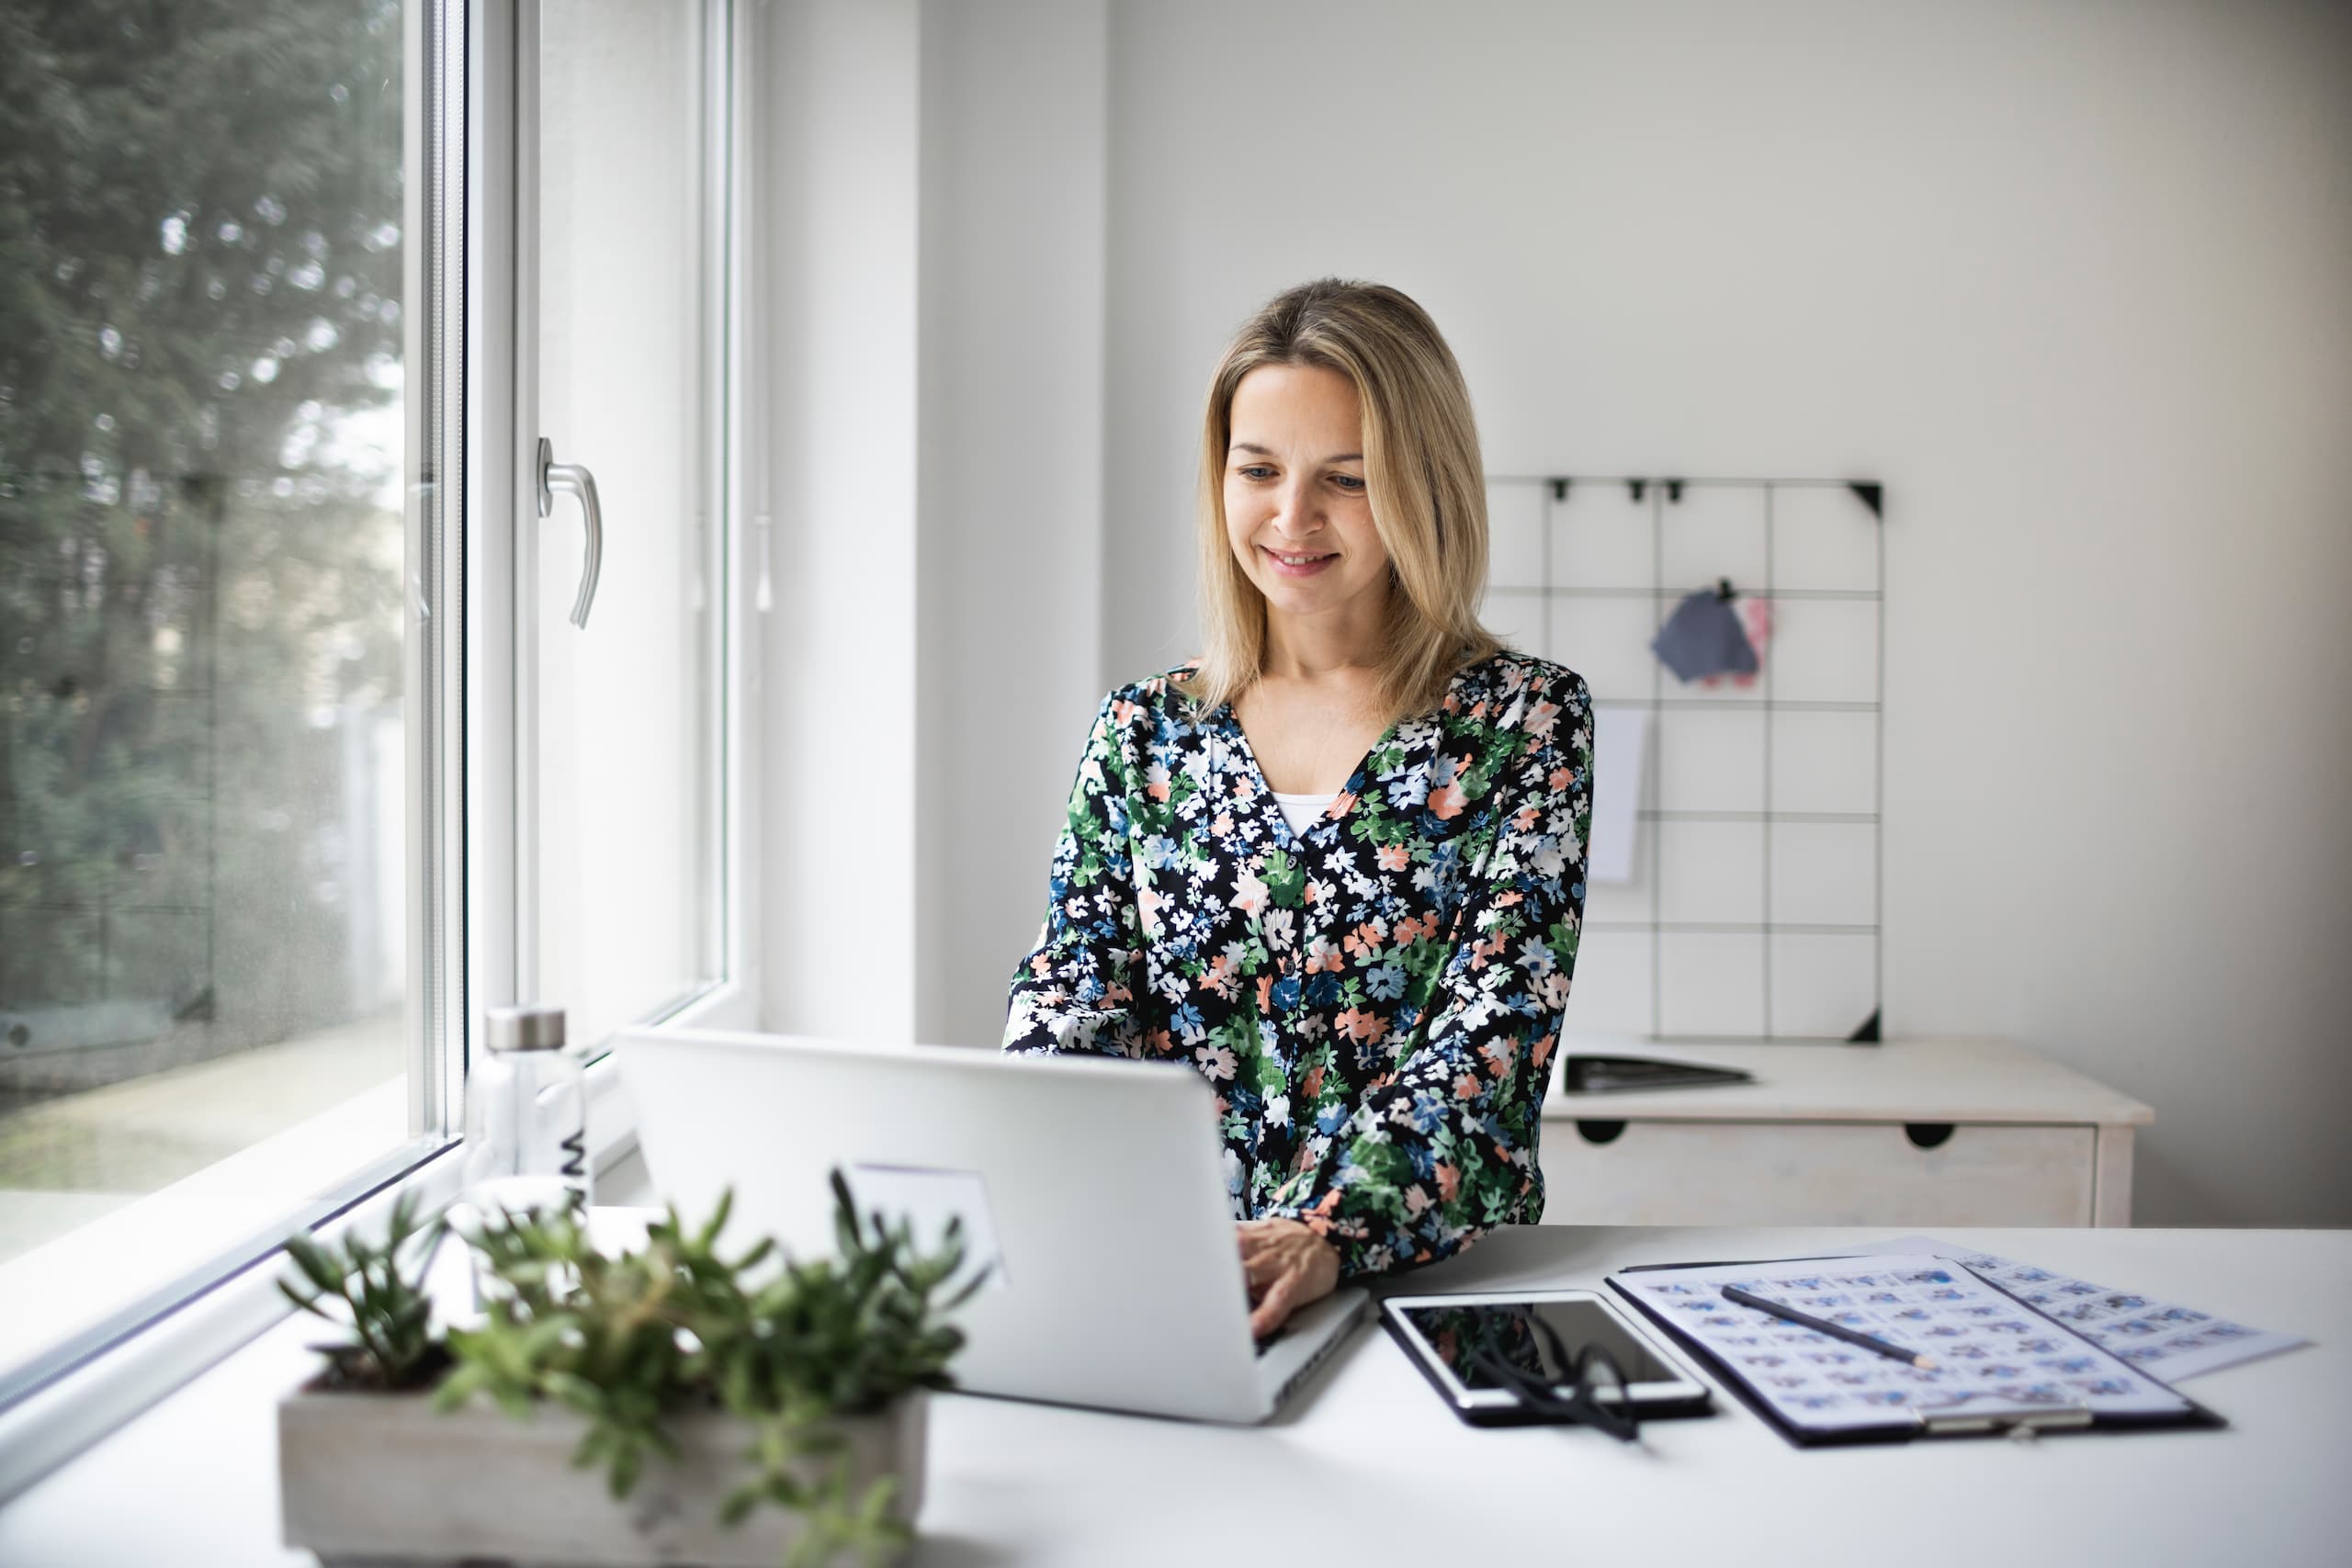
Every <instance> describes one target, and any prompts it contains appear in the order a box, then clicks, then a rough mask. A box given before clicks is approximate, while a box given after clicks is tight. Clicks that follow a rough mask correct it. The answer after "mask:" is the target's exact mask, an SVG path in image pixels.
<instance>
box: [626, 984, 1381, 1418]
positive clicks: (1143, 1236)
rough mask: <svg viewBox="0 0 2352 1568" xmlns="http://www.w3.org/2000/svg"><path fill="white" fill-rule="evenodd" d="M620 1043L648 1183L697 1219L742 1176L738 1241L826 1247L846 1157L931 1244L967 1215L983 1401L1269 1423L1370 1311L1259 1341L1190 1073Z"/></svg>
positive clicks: (969, 1053)
mask: <svg viewBox="0 0 2352 1568" xmlns="http://www.w3.org/2000/svg"><path fill="white" fill-rule="evenodd" d="M616 1050H617V1052H618V1055H619V1059H620V1069H621V1080H622V1083H623V1085H624V1086H625V1087H626V1089H628V1094H629V1096H630V1098H631V1099H632V1100H635V1101H636V1105H637V1126H638V1137H639V1142H640V1144H641V1145H642V1146H643V1149H644V1154H645V1163H646V1168H647V1170H648V1172H649V1174H650V1177H651V1180H652V1184H653V1188H654V1190H655V1191H656V1192H658V1193H660V1194H661V1195H662V1198H663V1199H664V1200H665V1201H671V1202H674V1203H676V1204H677V1205H678V1207H679V1208H680V1210H681V1211H682V1212H683V1213H684V1214H685V1215H686V1216H687V1217H688V1218H690V1219H691V1218H693V1217H694V1216H695V1215H697V1214H701V1213H708V1212H709V1210H710V1208H711V1206H712V1205H713V1204H714V1203H716V1202H717V1201H718V1195H719V1193H720V1191H721V1190H724V1189H726V1188H729V1187H730V1186H731V1187H732V1188H733V1189H734V1190H735V1209H734V1215H733V1217H732V1218H731V1219H730V1220H729V1222H728V1226H727V1230H726V1232H725V1233H724V1234H725V1235H727V1236H731V1237H733V1238H734V1239H735V1240H736V1241H737V1242H738V1243H739V1244H740V1245H742V1246H749V1245H751V1243H752V1241H753V1240H755V1239H756V1238H758V1237H759V1236H762V1235H774V1236H775V1237H776V1238H777V1240H778V1241H779V1242H780V1243H782V1244H783V1245H784V1246H785V1247H786V1248H787V1249H789V1250H791V1251H793V1252H795V1253H797V1254H799V1255H801V1256H804V1257H818V1256H822V1255H828V1254H831V1252H832V1251H833V1250H834V1240H833V1206H834V1200H833V1195H832V1190H831V1183H830V1181H829V1180H828V1179H827V1177H828V1173H829V1172H830V1171H831V1170H832V1169H833V1168H835V1167H839V1168H841V1170H842V1174H843V1175H844V1177H846V1178H847V1179H848V1181H849V1184H850V1189H851V1191H852V1194H853V1195H854V1198H855V1200H856V1202H857V1206H858V1208H859V1210H860V1211H861V1212H866V1213H871V1212H873V1211H876V1210H880V1211H882V1212H883V1213H886V1214H893V1215H895V1214H900V1213H903V1214H907V1215H909V1216H910V1217H911V1218H912V1219H913V1221H914V1223H915V1226H916V1237H917V1240H918V1243H919V1244H921V1245H922V1247H923V1248H924V1249H925V1250H932V1249H933V1248H934V1247H935V1246H936V1242H937V1238H938V1236H939V1235H940V1233H941V1232H942V1230H944V1226H945V1223H946V1219H947V1216H948V1215H950V1214H954V1215H956V1216H957V1217H959V1218H960V1219H961V1220H962V1222H963V1231H964V1235H965V1237H966V1239H967V1265H966V1269H967V1271H969V1270H974V1269H978V1268H979V1267H980V1266H981V1265H982V1264H983V1263H985V1264H987V1265H988V1266H989V1269H990V1274H989V1280H988V1282H987V1283H986V1284H984V1285H983V1286H982V1287H981V1289H980V1291H979V1292H978V1294H977V1295H975V1296H974V1297H973V1298H972V1299H971V1300H970V1301H968V1302H967V1303H965V1304H964V1305H963V1307H961V1308H960V1309H958V1311H957V1313H956V1320H955V1321H956V1324H957V1325H959V1326H960V1327H961V1328H962V1329H963V1330H964V1332H965V1334H966V1335H967V1337H968V1342H967V1345H966V1347H965V1348H964V1350H963V1352H962V1353H961V1355H959V1356H958V1357H957V1359H956V1363H955V1364H954V1366H953V1367H952V1368H951V1371H953V1372H954V1374H955V1377H956V1382H957V1384H958V1385H959V1386H960V1387H962V1388H964V1389H966V1390H967V1391H969V1392H972V1393H996V1394H1010V1395H1012V1396H1015V1397H1018V1398H1022V1399H1040V1400H1051V1401H1054V1402H1057V1403H1059V1404H1084V1405H1093V1406H1097V1407H1100V1408H1103V1409H1111V1410H1132V1411H1145V1412H1149V1413H1152V1414H1155V1415H1161V1416H1189V1417H1193V1418H1194V1419H1199V1420H1206V1421H1234V1422H1251V1421H1261V1420H1263V1419H1265V1418H1266V1417H1267V1416H1271V1415H1272V1414H1273V1412H1274V1411H1275V1409H1276V1408H1277V1407H1278V1406H1279V1405H1280V1404H1282V1402H1283V1398H1284V1397H1285V1396H1286V1395H1288V1394H1289V1393H1291V1392H1292V1391H1293V1390H1294V1389H1295V1388H1296V1387H1297V1386H1298V1385H1299V1384H1300V1383H1301V1382H1303V1381H1304V1380H1305V1379H1306V1376H1307V1374H1308V1373H1309V1372H1310V1371H1313V1370H1314V1368H1315V1367H1316V1365H1317V1363H1318V1362H1320V1361H1321V1360H1322V1359H1323V1358H1324V1357H1325V1356H1326V1355H1328V1354H1329V1352H1330V1351H1331V1350H1332V1349H1333V1348H1335V1347H1337V1346H1338V1344H1339V1343H1340V1340H1341V1339H1342V1337H1344V1336H1345V1334H1346V1332H1347V1330H1348V1329H1349V1327H1350V1326H1351V1325H1353V1324H1354V1323H1355V1322H1356V1320H1357V1318H1358V1316H1359V1315H1360V1314H1362V1312H1363V1307H1364V1304H1365V1302H1366V1299H1367V1296H1366V1292H1363V1290H1361V1289H1353V1288H1345V1289H1341V1290H1340V1291H1338V1292H1334V1293H1333V1294H1331V1295H1330V1296H1329V1297H1326V1298H1325V1299H1324V1300H1322V1301H1319V1302H1317V1303H1313V1304H1312V1305H1310V1306H1308V1307H1306V1308H1304V1309H1302V1310H1301V1311H1299V1312H1297V1313H1295V1314H1292V1316H1291V1318H1290V1321H1289V1322H1288V1323H1287V1324H1285V1325H1283V1329H1282V1331H1281V1332H1280V1333H1279V1334H1277V1335H1276V1336H1275V1337H1273V1338H1272V1340H1271V1341H1270V1342H1269V1343H1267V1344H1265V1345H1263V1346H1259V1345H1254V1344H1253V1343H1252V1341H1251V1338H1250V1306H1249V1292H1248V1285H1247V1282H1246V1281H1245V1280H1244V1278H1243V1275H1242V1270H1241V1253H1240V1247H1239V1244H1238V1241H1237V1239H1236V1237H1235V1234H1234V1222H1233V1217H1232V1212H1231V1209H1230V1207H1229V1205H1228V1201H1227V1197H1226V1188H1225V1180H1224V1177H1223V1175H1222V1173H1221V1168H1220V1160H1221V1150H1220V1145H1219V1142H1218V1139H1217V1135H1216V1112H1215V1105H1214V1096H1213V1095H1212V1094H1211V1091H1210V1089H1209V1086H1208V1084H1207V1083H1206V1082H1205V1081H1204V1079H1203V1078H1202V1077H1200V1075H1199V1074H1197V1073H1195V1072H1193V1070H1192V1069H1191V1068H1189V1067H1187V1066H1183V1065H1182V1064H1179V1063H1158V1062H1131V1061H1111V1060H1102V1061H1089V1060H1083V1059H1072V1058H1067V1057H1065V1058H1038V1057H1028V1056H1005V1055H998V1054H997V1053H995V1052H992V1051H978V1050H969V1049H964V1048H959V1047H955V1046H942V1045H874V1044H859V1043H845V1042H841V1041H831V1040H815V1039H805V1038H799V1037H794V1036H787V1035H775V1034H752V1033H732V1032H718V1031H711V1030H672V1029H664V1030H629V1031H625V1032H622V1033H621V1034H620V1035H619V1036H618V1038H617V1041H616ZM960 1277H961V1276H959V1278H960Z"/></svg>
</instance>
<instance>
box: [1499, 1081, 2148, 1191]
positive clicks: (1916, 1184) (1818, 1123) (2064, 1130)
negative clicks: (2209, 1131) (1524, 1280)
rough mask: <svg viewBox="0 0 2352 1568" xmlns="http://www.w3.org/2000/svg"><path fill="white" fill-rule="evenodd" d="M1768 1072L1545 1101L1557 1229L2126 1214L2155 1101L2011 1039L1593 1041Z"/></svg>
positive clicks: (1549, 1187)
mask: <svg viewBox="0 0 2352 1568" xmlns="http://www.w3.org/2000/svg"><path fill="white" fill-rule="evenodd" d="M1566 1049H1567V1050H1569V1051H1577V1050H1584V1051H1590V1052H1596V1053H1602V1054H1611V1055H1644V1056H1657V1057H1664V1058H1669V1059H1678V1060H1683V1059H1687V1060H1691V1061H1700V1062H1708V1063H1713V1064H1715V1065H1718V1066H1736V1067H1744V1068H1746V1069H1747V1070H1748V1071H1749V1072H1752V1073H1754V1074H1755V1075H1756V1079H1757V1081H1756V1082H1754V1083H1752V1084H1733V1085H1724V1086H1718V1087H1711V1088H1704V1089H1645V1090H1634V1091H1626V1092H1617V1093H1603V1094H1566V1093H1562V1092H1561V1091H1560V1090H1559V1089H1558V1088H1557V1087H1556V1085H1555V1088H1554V1090H1553V1093H1552V1096H1551V1098H1550V1099H1549V1100H1547V1101H1546V1102H1545V1104H1544V1135H1543V1136H1544V1141H1543V1150H1542V1156H1543V1165H1544V1187H1545V1190H1546V1195H1545V1201H1544V1223H1545V1224H1607V1225H1628V1224H1639V1225H1702V1224H1734V1225H1796V1224H1858V1225H1899V1226H1908V1227H1924V1226H1929V1225H2093V1224H2096V1225H2125V1224H2131V1139H2132V1134H2133V1131H2134V1129H2136V1128H2138V1127H2143V1126H2145V1125H2147V1124H2148V1123H2149V1122H2153V1121H2154V1111H2151V1110H2150V1109H2149V1108H2148V1107H2147V1106H2145V1105H2143V1104H2142V1103H2141V1102H2140V1101H2138V1100H2132V1099H2131V1098H2130V1097H2129V1096H2127V1095H2123V1094H2120V1093H2118V1092H2116V1091H2115V1090H2113V1089H2109V1088H2107V1087H2106V1086H2105V1085H2103V1084H2100V1083H2098V1082H2096V1081H2095V1080H2093V1079H2091V1078H2087V1077H2084V1076H2083V1075H2081V1074H2080V1073H2076V1072H2075V1071H2073V1070H2072V1069H2070V1068H2067V1067H2063V1066H2059V1065H2058V1064H2056V1063H2054V1062H2052V1061H2050V1060H2048V1059H2047V1058H2045V1057H2042V1056H2039V1055H2035V1054H2033V1053H2032V1052H2030V1051H2028V1050H2025V1049H2024V1048H2023V1047H2021V1046H2018V1045H2014V1044H2011V1043H2007V1042H2003V1041H1926V1040H1915V1041H1893V1042H1889V1043H1885V1044H1883V1045H1778V1044H1771V1045H1768V1044H1760V1043H1758V1044H1740V1043H1732V1044H1728V1045H1726V1044H1721V1043H1713V1042H1710V1043H1707V1044H1705V1045H1703V1046H1701V1045H1681V1044H1670V1043H1657V1044H1652V1043H1646V1042H1645V1043H1623V1042H1611V1043H1606V1044H1603V1043H1599V1042H1587V1043H1577V1042H1575V1041H1574V1040H1573V1038H1572V1039H1571V1043H1569V1045H1568V1046H1567V1047H1566Z"/></svg>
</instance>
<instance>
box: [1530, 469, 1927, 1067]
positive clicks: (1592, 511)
mask: <svg viewBox="0 0 2352 1568" xmlns="http://www.w3.org/2000/svg"><path fill="white" fill-rule="evenodd" d="M1487 512H1488V517H1489V528H1488V540H1489V557H1488V563H1487V567H1488V570H1487V602H1486V611H1485V618H1486V621H1487V625H1488V626H1489V627H1491V628H1492V629H1493V630H1494V631H1495V632H1496V633H1497V634H1498V636H1500V637H1502V638H1503V640H1504V641H1505V642H1507V643H1510V645H1511V646H1513V647H1516V648H1521V649H1526V650H1528V651H1529V652H1532V653H1535V654H1538V655H1540V656H1542V657H1544V658H1546V659H1552V660H1557V661H1558V662H1560V663H1563V664H1566V665H1567V666H1568V667H1569V668H1570V669H1572V670H1575V671H1577V673H1579V674H1581V675H1582V676H1584V678H1585V681H1586V682H1587V683H1588V684H1589V686H1590V688H1591V690H1592V696H1593V703H1594V706H1595V708H1596V709H1597V710H1600V712H1601V714H1602V715H1603V716H1604V721H1605V716H1606V714H1607V711H1608V710H1610V709H1634V710H1639V713H1640V714H1641V715H1642V716H1643V730H1642V746H1643V749H1644V753H1643V757H1642V768H1641V798H1640V805H1639V807H1638V809H1637V810H1636V812H1635V814H1634V819H1635V822H1636V824H1637V826H1636V829H1635V843H1634V856H1633V874H1632V878H1631V880H1630V881H1626V882H1618V883H1603V882H1599V881H1593V882H1589V883H1588V886H1587V889H1586V897H1585V923H1584V933H1583V936H1582V939H1581V942H1580V943H1579V947H1578V951H1577V971H1576V983H1575V990H1574V993H1573V995H1572V996H1571V998H1570V1000H1569V1002H1568V1012H1567V1027H1568V1029H1569V1031H1570V1032H1571V1034H1572V1035H1573V1034H1598V1035H1618V1036H1623V1035H1636V1036H1641V1037H1644V1038H1647V1039H1652V1040H1701V1041H1724V1042H1749V1041H1856V1042H1875V1041H1877V1040H1878V1039H1879V1037H1880V1022H1879V1020H1880V1007H1881V999H1882V994H1881V943H1880V930H1881V909H1882V898H1883V894H1882V867H1883V858H1882V853H1881V850H1882V838H1881V828H1882V825H1883V799H1884V793H1885V761H1884V758H1885V748H1884V739H1885V726H1884V708H1883V705H1884V700H1885V653H1886V556H1885V547H1884V538H1883V518H1884V512H1885V491H1884V489H1883V486H1881V485H1879V484H1876V483H1871V482H1867V481H1860V480H1849V479H1629V478H1608V479H1600V478H1585V477H1582V476H1574V475H1566V476H1564V475H1557V474H1544V475H1496V476H1489V477H1488V479H1487ZM1723 581H1728V583H1729V584H1730V586H1731V588H1732V590H1733V592H1735V594H1736V595H1740V596H1752V597H1754V598H1756V599H1758V600H1761V601H1763V602H1764V604H1766V605H1767V606H1769V609H1770V615H1771V627H1770V636H1769V637H1768V638H1767V640H1766V643H1765V646H1764V649H1763V650H1762V660H1761V664H1762V667H1761V669H1760V670H1759V671H1758V674H1757V675H1756V676H1755V678H1754V680H1753V682H1752V683H1749V684H1746V685H1740V684H1736V683H1732V682H1718V683H1716V684H1714V685H1713V686H1705V687H1702V686H1701V685H1698V684H1695V683H1694V684H1691V685H1688V686H1686V685H1684V684H1683V683H1682V682H1679V681H1678V680H1677V679H1676V678H1675V676H1674V675H1673V673H1672V671H1668V669H1667V668H1666V666H1665V665H1664V664H1663V663H1662V662H1661V661H1660V660H1658V659H1657V656H1656V655H1655V654H1654V653H1652V652H1651V651H1650V639H1651V638H1652V637H1654V636H1656V635H1657V629H1658V627H1659V626H1661V625H1663V624H1664V622H1665V619H1666V617H1667V616H1668V615H1670V614H1672V612H1673V610H1674V607H1675V605H1676V604H1679V602H1680V601H1681V600H1682V598H1683V597H1684V595H1686V594H1688V593H1690V592H1693V591H1695V590H1699V589H1703V588H1710V587H1713V585H1715V584H1717V583H1718V582H1723ZM1609 774H1610V770H1609V768H1607V767H1606V766H1603V767H1602V768H1600V781H1601V783H1602V784H1603V786H1604V787H1605V784H1606V781H1607V779H1608V777H1609ZM1572 1043H1573V1042H1572Z"/></svg>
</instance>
